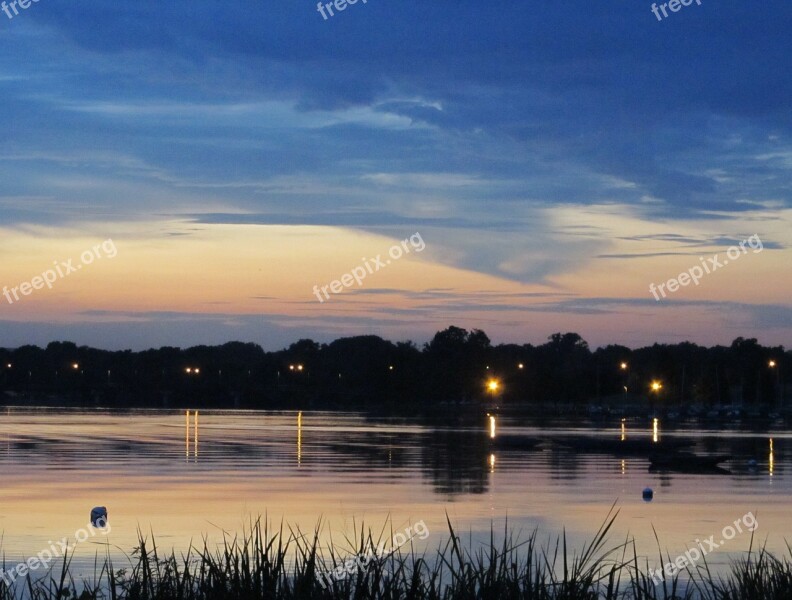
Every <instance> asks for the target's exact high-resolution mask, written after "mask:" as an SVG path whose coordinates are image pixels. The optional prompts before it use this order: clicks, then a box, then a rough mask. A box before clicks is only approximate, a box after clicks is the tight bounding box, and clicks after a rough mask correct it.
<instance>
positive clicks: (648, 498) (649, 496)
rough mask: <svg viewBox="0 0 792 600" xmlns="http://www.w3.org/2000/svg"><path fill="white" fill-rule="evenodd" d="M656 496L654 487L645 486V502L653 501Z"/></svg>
mask: <svg viewBox="0 0 792 600" xmlns="http://www.w3.org/2000/svg"><path fill="white" fill-rule="evenodd" d="M653 498H654V490H652V488H645V489H644V491H643V499H644V502H651V501H652V499H653Z"/></svg>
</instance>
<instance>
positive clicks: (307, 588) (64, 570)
mask: <svg viewBox="0 0 792 600" xmlns="http://www.w3.org/2000/svg"><path fill="white" fill-rule="evenodd" d="M617 516H618V511H616V510H614V508H612V509H611V511H610V512H609V514H608V516H607V518H606V519H605V521H604V523H603V524H602V526H601V527H600V529H599V530H598V531H597V533H596V534H595V535H594V537H593V539H592V540H591V541H590V542H588V543H586V544H584V546H583V547H582V548H581V549H580V550H579V551H577V552H576V551H574V550H572V549H570V548H568V547H567V541H566V535H565V534H562V535H560V536H559V537H558V538H557V539H556V540H555V541H553V542H548V543H545V544H542V543H540V541H539V539H538V535H537V532H536V531H534V532H533V533H532V534H531V535H530V536H529V537H528V538H527V539H524V540H520V539H518V538H516V537H515V534H514V533H513V532H511V531H510V530H509V529H508V524H507V525H506V529H505V531H504V533H503V541H502V542H496V541H495V539H496V535H495V532H494V531H493V532H491V535H490V540H489V542H487V543H484V544H474V543H473V542H472V541H468V542H463V540H462V538H461V537H460V536H459V535H458V534H457V533H456V532H455V530H454V528H453V526H452V524H451V522H450V521H449V522H448V533H447V534H446V535H445V539H444V540H441V541H439V542H438V544H437V546H436V550H427V551H425V552H423V553H419V552H418V551H417V550H416V549H415V548H414V547H413V546H412V545H411V546H410V547H409V548H405V551H401V549H399V550H397V551H395V552H393V553H390V554H388V555H387V556H383V557H379V556H378V557H377V558H376V559H375V560H370V561H368V562H367V564H366V565H365V566H364V568H360V569H355V570H354V571H353V572H352V573H351V574H350V575H349V576H348V577H344V578H341V579H338V580H336V579H328V578H326V577H324V578H323V575H325V574H326V573H328V572H330V571H331V570H333V569H338V568H339V566H342V565H343V564H344V563H345V562H349V559H350V557H354V556H355V555H360V554H363V553H366V552H368V553H370V552H371V549H373V548H376V547H377V546H378V545H379V546H381V545H382V540H383V539H385V538H386V537H387V534H386V532H385V530H384V528H383V530H382V531H380V532H379V534H376V533H375V532H372V531H371V530H365V528H364V527H362V526H361V528H360V530H359V531H356V532H355V534H354V536H353V538H352V539H347V540H346V541H345V544H344V545H343V547H341V546H340V545H338V546H331V547H330V548H328V549H323V548H322V547H321V546H320V543H319V532H320V529H321V526H320V527H317V529H316V530H315V531H314V532H313V533H311V534H307V535H306V534H304V533H302V532H301V531H299V530H294V529H292V528H290V527H288V526H285V525H283V524H281V525H280V527H279V528H277V529H273V528H272V527H271V525H266V524H263V523H262V522H261V519H259V520H257V521H255V522H252V523H251V524H250V526H249V527H248V528H247V529H246V531H244V532H243V534H242V535H241V536H240V537H225V538H224V541H223V543H222V544H220V545H219V546H217V547H214V546H211V547H210V544H209V543H208V542H207V540H206V538H204V540H203V545H202V546H198V547H193V548H191V549H190V550H189V551H188V552H187V553H186V554H183V555H177V554H176V553H175V552H170V553H168V554H162V553H161V550H160V549H159V548H158V547H157V544H156V542H155V540H154V539H153V538H152V539H147V538H144V537H143V536H142V534H141V535H140V537H139V545H138V547H137V548H136V549H135V550H134V552H133V553H132V556H131V557H130V564H129V565H128V566H126V567H119V565H118V564H116V563H114V562H113V560H112V559H111V558H110V556H109V554H108V556H107V557H105V558H104V560H102V559H100V558H97V561H96V563H95V567H94V574H93V576H92V577H90V578H83V577H79V576H77V575H74V574H73V573H72V568H71V557H66V558H65V559H64V560H63V562H62V564H61V565H60V566H59V568H55V567H53V568H52V569H51V570H50V571H49V572H48V573H47V574H45V575H43V576H41V577H39V578H38V579H37V580H31V578H30V577H28V578H26V579H24V580H18V581H15V582H14V583H12V584H11V585H10V586H8V585H7V584H6V583H5V582H1V581H0V600H12V599H16V598H32V599H36V600H62V599H66V598H78V599H80V600H92V599H112V600H138V599H140V600H143V599H150V600H160V599H161V600H177V599H178V600H215V599H217V600H221V599H228V600H242V599H253V598H269V599H273V600H281V599H283V600H287V599H288V600H291V599H303V598H304V599H313V598H316V599H333V600H335V599H338V600H341V599H344V600H346V599H350V600H351V599H361V600H362V599H380V598H382V599H394V600H395V599H413V600H423V599H427V600H428V599H433V600H434V599H437V600H441V599H442V600H457V599H471V600H472V599H478V598H481V599H493V600H501V599H503V600H508V599H515V600H518V599H537V600H578V599H580V600H599V599H602V600H659V599H663V600H670V599H680V600H760V599H761V600H776V599H777V600H781V599H789V598H792V560H791V559H790V556H792V548H790V556H784V557H776V556H773V555H771V554H770V553H768V552H766V551H765V550H764V549H759V550H756V549H753V538H752V550H751V551H750V552H749V553H748V554H747V556H745V557H744V558H742V559H740V560H739V561H737V562H734V563H733V564H732V566H731V568H730V570H729V571H728V572H727V573H723V574H714V573H712V572H711V570H710V568H709V565H707V562H706V559H704V560H702V562H701V563H700V564H698V565H696V566H695V567H692V568H691V567H688V568H687V569H686V570H685V571H683V572H682V576H680V574H677V575H674V576H672V577H668V578H667V579H666V580H664V581H661V582H659V583H657V581H656V580H655V581H653V580H652V578H651V577H650V573H651V571H650V568H649V560H650V559H649V558H646V557H643V558H641V557H638V556H637V554H636V551H635V547H634V544H633V542H632V541H631V540H629V539H628V540H626V541H625V542H623V543H619V544H612V543H611V542H610V541H609V538H608V534H609V531H610V529H611V526H612V525H613V523H614V521H615V520H616V517H617ZM659 547H660V543H659V541H658V556H659V562H660V563H663V562H667V561H670V557H669V556H666V557H665V558H664V557H663V553H662V551H661V550H659Z"/></svg>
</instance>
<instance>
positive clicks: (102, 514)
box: [91, 506, 107, 529]
mask: <svg viewBox="0 0 792 600" xmlns="http://www.w3.org/2000/svg"><path fill="white" fill-rule="evenodd" d="M91 525H93V526H94V527H96V528H98V529H101V528H104V527H107V508H106V507H104V506H97V507H95V508H92V509H91Z"/></svg>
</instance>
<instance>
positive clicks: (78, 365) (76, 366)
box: [72, 363, 80, 371]
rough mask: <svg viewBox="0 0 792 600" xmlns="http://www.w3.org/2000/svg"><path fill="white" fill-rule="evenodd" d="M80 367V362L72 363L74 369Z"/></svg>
mask: <svg viewBox="0 0 792 600" xmlns="http://www.w3.org/2000/svg"><path fill="white" fill-rule="evenodd" d="M79 368H80V363H73V364H72V369H74V370H75V371H76V370H77V369H79Z"/></svg>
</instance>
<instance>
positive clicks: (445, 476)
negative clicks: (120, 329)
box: [0, 408, 792, 569]
mask: <svg viewBox="0 0 792 600" xmlns="http://www.w3.org/2000/svg"><path fill="white" fill-rule="evenodd" d="M491 425H492V424H491V423H490V422H489V420H488V419H487V418H486V417H484V416H482V419H481V423H480V424H479V423H476V422H474V423H473V424H472V425H469V426H453V425H450V424H446V423H443V422H435V423H434V424H432V425H427V424H426V423H425V422H420V421H419V420H417V419H415V420H410V419H398V420H396V419H383V418H374V417H369V416H367V415H365V414H360V413H327V412H302V413H297V412H248V411H201V412H200V413H199V417H198V426H197V430H196V426H195V420H194V417H193V416H191V417H190V423H189V426H188V425H187V420H186V418H185V412H184V411H176V410H171V411H133V412H107V411H73V410H56V409H41V410H31V409H22V408H20V409H14V408H9V409H2V413H0V473H2V483H1V484H0V529H2V531H3V540H2V547H3V551H4V553H5V556H6V560H7V561H8V562H9V563H10V562H13V561H17V560H20V559H23V558H26V557H28V556H31V555H33V554H35V553H37V552H38V551H40V550H42V549H44V548H46V547H48V545H49V541H50V540H52V541H55V540H59V539H61V538H63V537H69V538H70V540H73V537H74V534H75V532H76V531H77V530H78V529H80V528H85V527H86V524H87V521H88V514H89V511H90V509H91V507H93V506H96V505H105V506H107V507H108V510H109V515H110V523H111V531H110V533H109V534H107V535H102V534H97V535H95V536H94V537H91V538H89V539H88V540H87V541H85V542H84V543H81V544H79V545H78V547H77V549H76V551H75V559H76V564H78V565H80V567H79V568H81V569H87V568H88V565H89V564H91V563H92V561H93V558H94V556H95V554H96V553H97V552H99V553H100V555H102V554H104V553H105V551H106V550H107V549H109V551H110V552H111V554H113V556H114V557H115V559H116V560H117V561H123V560H125V559H124V556H125V553H128V552H130V551H131V550H132V549H133V548H134V547H135V545H136V541H137V536H138V530H141V531H143V532H144V533H149V532H154V534H155V536H156V538H157V541H158V544H159V545H160V547H163V546H167V547H169V548H170V547H174V548H176V549H179V550H184V549H187V548H188V547H189V545H190V542H191V540H192V541H195V542H200V540H201V537H202V536H204V535H206V536H207V537H208V538H209V539H210V540H211V541H215V540H219V539H221V538H222V535H223V531H227V532H237V531H240V530H241V529H242V527H243V525H244V524H246V523H248V522H249V520H250V518H251V517H256V516H258V515H262V516H264V515H266V517H267V518H268V519H269V520H270V521H272V522H274V523H276V524H279V523H280V521H281V520H284V521H286V522H288V523H289V524H291V525H292V526H299V527H300V528H301V529H302V531H304V532H311V531H313V529H314V528H315V526H316V525H317V523H318V522H319V521H320V520H321V521H322V523H323V530H322V531H323V540H325V541H326V540H329V536H330V535H332V537H333V539H334V540H343V538H344V536H345V535H346V536H352V535H353V532H354V527H355V524H357V525H358V526H359V524H360V522H361V521H363V522H365V524H366V525H367V526H371V527H372V528H375V529H380V528H381V527H382V526H383V525H384V524H386V523H389V524H390V525H389V527H390V526H391V525H392V527H393V531H397V530H403V529H404V528H405V527H407V526H408V525H410V524H411V523H416V522H418V521H423V522H424V523H425V524H426V526H427V527H428V529H429V531H430V535H429V537H428V539H427V540H426V541H420V540H417V539H416V540H415V541H416V545H417V547H418V548H424V547H428V548H430V549H432V548H435V547H437V546H438V545H439V544H440V543H442V542H443V541H444V540H446V539H447V526H446V514H448V516H449V517H450V519H451V521H452V523H453V524H454V525H455V527H456V528H457V531H458V532H463V533H464V534H465V535H466V536H467V535H468V534H469V535H470V536H471V538H472V540H473V542H474V543H476V542H477V540H483V539H485V538H487V537H488V536H489V530H490V526H491V525H493V524H494V527H495V529H496V530H497V531H502V530H503V527H504V523H505V520H506V519H508V523H509V526H510V527H512V528H514V529H515V530H519V531H522V532H523V534H524V535H526V536H527V535H528V534H529V533H530V532H531V531H533V530H534V529H536V528H538V529H539V532H540V533H539V535H540V538H541V539H549V538H551V537H554V536H556V535H557V534H560V533H561V532H562V530H563V529H564V528H566V532H567V536H568V538H570V539H571V540H572V543H573V544H575V545H576V547H579V546H580V544H581V543H582V542H583V541H584V540H586V539H588V538H590V537H591V536H592V535H593V533H594V532H595V531H596V530H597V528H598V527H599V525H600V524H601V523H602V521H603V520H604V518H605V516H606V515H607V513H608V510H609V508H610V507H611V505H612V504H613V503H614V502H617V506H618V508H619V509H620V511H621V512H620V515H619V517H618V520H617V524H616V527H615V529H614V533H613V535H612V536H611V539H612V540H613V542H614V545H615V544H616V543H618V542H620V541H622V540H623V539H625V538H626V537H627V536H628V535H629V536H631V537H634V538H635V540H636V544H637V548H638V551H639V553H641V554H642V555H648V556H649V557H650V566H653V567H656V566H658V565H657V560H656V559H655V557H656V555H657V550H656V543H655V541H654V534H653V532H652V526H654V528H655V529H656V530H657V532H658V534H659V536H660V541H661V545H662V547H663V549H664V550H667V551H668V552H669V553H670V554H671V556H672V558H673V557H675V556H676V555H677V554H679V553H681V552H683V551H684V550H685V548H686V546H687V545H689V544H692V543H693V542H694V540H695V539H696V538H699V539H705V538H708V537H709V536H711V535H713V534H714V535H715V536H716V537H715V540H716V541H720V538H721V531H722V529H723V528H724V527H725V526H726V525H729V524H731V523H733V522H734V521H735V520H737V519H739V518H741V517H742V516H743V515H744V514H746V513H748V512H753V514H754V515H755V516H756V519H757V521H758V523H759V527H758V530H757V532H756V535H757V538H758V541H760V542H765V541H766V543H767V546H768V547H769V548H770V549H772V550H775V551H778V552H781V551H783V550H784V548H785V538H789V539H792V518H790V517H791V516H792V510H791V509H790V501H792V480H791V479H790V472H791V471H790V464H789V460H790V454H789V449H790V448H791V447H792V440H791V439H790V438H792V433H790V432H789V431H784V430H783V429H771V430H769V431H750V430H741V429H734V428H732V429H726V430H721V429H718V430H714V429H713V430H710V429H703V428H700V427H693V426H690V425H688V426H685V425H682V424H677V425H675V426H673V425H671V424H665V423H659V424H658V431H657V432H656V434H657V435H658V436H661V437H669V438H687V439H689V440H691V441H693V442H695V446H694V447H693V450H695V451H696V452H697V453H701V454H706V453H726V454H730V455H731V456H733V458H732V460H730V461H729V462H727V463H725V465H724V466H725V467H726V469H727V470H728V472H727V473H722V474H711V475H700V474H699V475H691V474H676V473H652V472H650V471H649V468H648V462H647V460H646V459H645V458H641V457H627V458H621V457H618V456H613V455H608V454H602V453H595V452H588V453H581V452H579V451H572V450H570V449H569V448H565V447H563V446H560V445H557V444H558V442H564V441H569V440H576V439H581V438H583V437H584V436H585V437H592V436H595V437H601V438H603V439H615V440H619V439H620V436H621V435H625V436H626V437H627V438H628V439H636V438H639V437H645V438H646V439H651V437H652V436H653V435H654V433H655V432H653V427H652V423H651V422H650V421H648V420H642V421H636V422H633V421H628V422H627V423H626V424H625V430H624V432H622V430H621V423H620V419H618V418H614V419H613V421H612V422H610V421H601V422H598V423H597V424H596V425H593V424H586V423H582V422H578V423H577V424H572V423H565V424H561V425H555V426H552V427H550V426H542V427H539V426H527V425H526V424H525V423H520V424H519V425H518V424H517V423H515V422H514V421H510V420H509V419H506V418H501V417H498V418H497V420H496V423H495V428H496V430H495V435H496V436H503V435H509V434H525V435H526V436H530V437H533V438H540V439H541V440H542V443H540V444H539V445H538V446H537V447H536V448H534V449H532V450H493V449H492V448H491V446H490V441H489V438H490V434H491V433H492V432H491V431H490V427H491ZM771 440H772V442H771ZM771 448H772V450H771ZM752 460H753V461H756V462H755V463H752V462H750V461H752ZM645 487H652V488H653V489H654V490H655V499H654V501H652V502H651V503H646V502H644V501H643V500H642V498H641V491H642V490H643V488H645ZM749 543H750V534H748V533H745V534H742V535H739V534H738V535H737V536H736V537H735V538H734V539H733V540H731V541H727V542H725V543H724V545H723V546H722V548H720V549H719V550H718V551H716V552H715V553H713V554H711V555H710V556H709V557H708V560H709V562H710V564H715V565H723V564H726V563H727V562H728V560H729V559H731V558H734V557H737V556H740V554H741V553H743V552H744V551H745V550H747V548H748V545H749Z"/></svg>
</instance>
